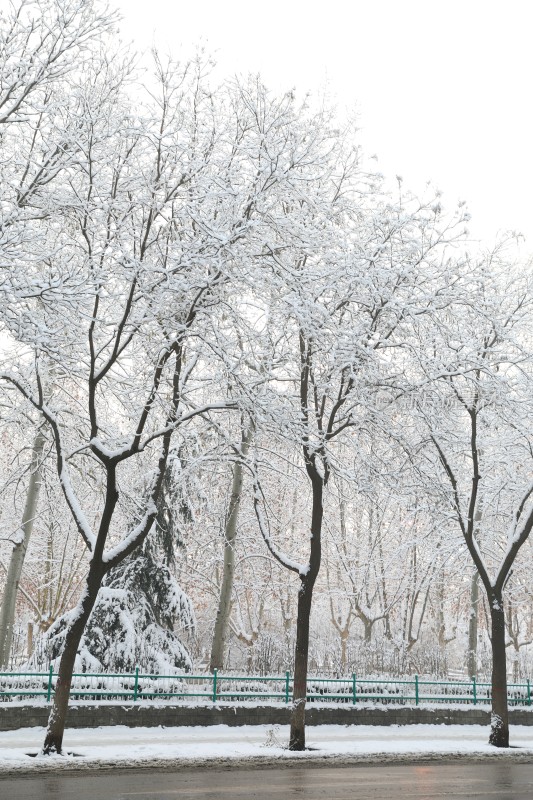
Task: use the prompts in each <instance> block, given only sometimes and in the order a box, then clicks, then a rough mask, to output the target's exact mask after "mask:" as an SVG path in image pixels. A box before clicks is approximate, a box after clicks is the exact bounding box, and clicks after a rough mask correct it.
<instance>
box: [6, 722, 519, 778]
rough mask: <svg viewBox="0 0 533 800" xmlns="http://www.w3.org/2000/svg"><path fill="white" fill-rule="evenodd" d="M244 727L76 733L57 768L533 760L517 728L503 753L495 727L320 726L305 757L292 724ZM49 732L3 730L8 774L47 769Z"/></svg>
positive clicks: (70, 734)
mask: <svg viewBox="0 0 533 800" xmlns="http://www.w3.org/2000/svg"><path fill="white" fill-rule="evenodd" d="M272 730H273V728H272V725H242V726H238V727H229V726H227V725H213V726H210V727H202V726H197V727H175V728H161V727H158V728H128V727H125V726H116V727H103V728H94V729H90V728H82V729H78V730H76V729H68V730H67V731H66V733H65V738H64V742H63V744H64V749H65V751H70V752H74V753H77V754H79V755H80V756H82V758H61V759H59V758H58V757H54V764H55V765H56V766H60V764H61V765H62V764H65V765H68V763H69V762H70V765H71V766H73V765H74V763H75V765H76V766H77V767H84V768H85V767H87V766H90V767H93V768H98V767H99V766H104V765H105V766H109V765H111V764H113V763H117V764H118V763H120V764H121V765H123V766H124V765H126V766H127V765H128V764H127V763H126V762H129V765H130V766H134V765H135V766H140V765H141V764H142V765H144V766H146V765H147V764H148V763H150V762H155V761H157V762H158V763H159V762H165V761H176V760H177V759H180V760H182V759H183V760H197V761H206V760H207V761H208V760H212V759H230V760H231V759H243V758H244V759H264V758H266V757H268V758H275V759H276V758H279V759H291V758H307V757H311V758H314V759H316V758H317V757H324V758H334V757H362V758H364V757H371V756H376V757H378V756H379V757H380V758H381V757H383V759H384V760H386V758H387V756H393V755H396V756H402V755H403V756H409V755H412V756H418V757H423V756H428V755H431V756H433V757H439V756H442V757H446V756H450V755H459V754H460V755H463V756H468V755H471V756H472V755H482V756H483V755H485V756H488V755H489V754H490V755H491V756H495V757H496V756H498V757H501V756H502V754H505V753H508V754H509V753H510V754H511V755H512V754H515V755H516V753H517V750H516V749H515V748H520V754H521V755H531V756H533V727H529V726H522V725H513V728H512V744H513V749H511V750H506V751H502V750H496V749H495V748H494V747H492V746H490V745H489V744H488V743H487V740H488V735H489V729H488V726H487V725H404V726H398V725H391V726H387V727H385V726H383V727H382V726H377V727H372V726H369V725H351V726H348V725H318V726H314V727H310V726H308V728H307V745H308V747H310V748H312V750H308V751H306V752H305V753H291V752H289V751H288V750H287V749H286V747H285V746H280V743H282V745H283V743H286V742H287V740H288V733H289V728H288V725H287V726H285V725H280V726H276V729H275V734H276V735H275V737H273V736H272ZM44 733H45V729H44V728H22V729H20V730H17V731H2V732H0V772H1V771H12V770H13V769H16V770H18V769H20V770H24V771H27V770H31V769H42V768H43V766H45V765H46V764H50V763H51V761H50V759H49V758H47V757H43V756H37V757H36V758H30V757H28V755H27V754H28V753H37V752H38V751H39V749H40V748H41V746H42V743H43V739H44Z"/></svg>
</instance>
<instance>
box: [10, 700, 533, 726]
mask: <svg viewBox="0 0 533 800" xmlns="http://www.w3.org/2000/svg"><path fill="white" fill-rule="evenodd" d="M48 713H49V708H48V707H46V706H23V705H20V706H19V705H14V704H10V703H1V704H0V730H2V731H9V730H16V729H17V728H29V727H35V726H44V725H46V722H47V719H48ZM289 714H290V708H289V707H288V706H273V705H272V706H242V705H238V706H237V705H235V706H233V705H208V706H188V705H141V704H135V705H119V704H105V705H89V704H87V705H85V704H81V703H80V704H76V703H73V704H72V705H71V707H70V710H69V715H68V720H67V727H68V728H97V727H100V726H105V725H126V726H128V727H137V726H139V727H141V726H142V727H147V728H152V727H155V726H158V725H162V726H164V727H170V726H175V725H183V726H191V725H202V726H206V725H286V724H288V722H289ZM509 714H510V722H511V723H513V724H515V725H533V709H524V708H514V709H511V710H510V712H509ZM305 718H306V722H307V724H309V725H417V724H426V725H427V724H429V725H488V724H489V722H490V711H489V710H488V708H487V707H486V706H485V707H484V708H473V707H472V706H469V707H462V708H458V707H457V706H456V707H454V708H450V707H446V708H443V707H439V708H435V707H434V706H433V707H432V708H424V707H423V706H418V707H412V706H384V707H383V706H381V707H361V706H332V707H329V708H328V707H320V708H313V707H312V706H311V707H308V708H307V710H306V714H305Z"/></svg>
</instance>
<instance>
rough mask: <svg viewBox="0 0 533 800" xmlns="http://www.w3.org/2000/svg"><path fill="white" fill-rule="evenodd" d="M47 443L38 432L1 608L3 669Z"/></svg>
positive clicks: (1, 663)
mask: <svg viewBox="0 0 533 800" xmlns="http://www.w3.org/2000/svg"><path fill="white" fill-rule="evenodd" d="M45 441H46V439H45V437H44V435H43V434H42V433H41V431H38V432H37V435H36V437H35V440H34V442H33V449H32V457H31V467H30V480H29V484H28V494H27V495H26V504H25V506H24V512H23V515H22V525H21V529H20V533H21V535H20V540H19V541H18V542H17V543H16V544H15V545H14V546H13V550H12V553H11V559H10V561H9V567H8V571H7V576H6V585H5V588H4V594H3V597H2V606H1V608H0V669H1V668H6V667H7V666H8V664H9V657H10V655H11V645H12V642H13V626H14V624H15V609H16V604H17V593H18V588H19V583H20V577H21V575H22V567H23V565H24V559H25V557H26V551H27V549H28V544H29V541H30V538H31V534H32V530H33V523H34V520H35V514H36V511H37V503H38V500H39V492H40V490H41V472H42V469H41V460H42V455H43V448H44V443H45Z"/></svg>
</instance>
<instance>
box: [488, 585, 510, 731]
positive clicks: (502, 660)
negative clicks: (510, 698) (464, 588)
mask: <svg viewBox="0 0 533 800" xmlns="http://www.w3.org/2000/svg"><path fill="white" fill-rule="evenodd" d="M489 605H490V618H491V628H492V636H491V645H492V716H491V730H490V737H489V744H492V745H494V746H495V747H509V709H508V703H507V661H506V651H505V613H504V609H503V602H502V598H501V595H496V594H493V595H492V596H491V597H490V598H489Z"/></svg>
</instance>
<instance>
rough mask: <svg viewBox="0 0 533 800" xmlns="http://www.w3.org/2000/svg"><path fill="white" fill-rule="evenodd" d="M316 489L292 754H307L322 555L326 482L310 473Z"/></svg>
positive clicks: (302, 592)
mask: <svg viewBox="0 0 533 800" xmlns="http://www.w3.org/2000/svg"><path fill="white" fill-rule="evenodd" d="M310 471H311V472H312V473H313V474H312V476H311V485H312V489H313V512H312V517H311V554H310V558H309V570H308V572H307V573H306V574H305V575H301V576H300V589H299V592H298V612H297V618H296V648H295V653H294V690H293V697H292V700H293V704H292V713H291V729H290V736H289V750H305V703H306V698H307V665H308V660H309V624H310V619H311V609H312V603H313V589H314V586H315V581H316V578H317V575H318V572H319V569H320V561H321V554H322V543H321V534H322V519H323V515H324V509H323V494H324V482H323V479H322V478H321V477H320V476H319V475H318V473H317V472H316V471H314V470H312V469H311V470H310Z"/></svg>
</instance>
